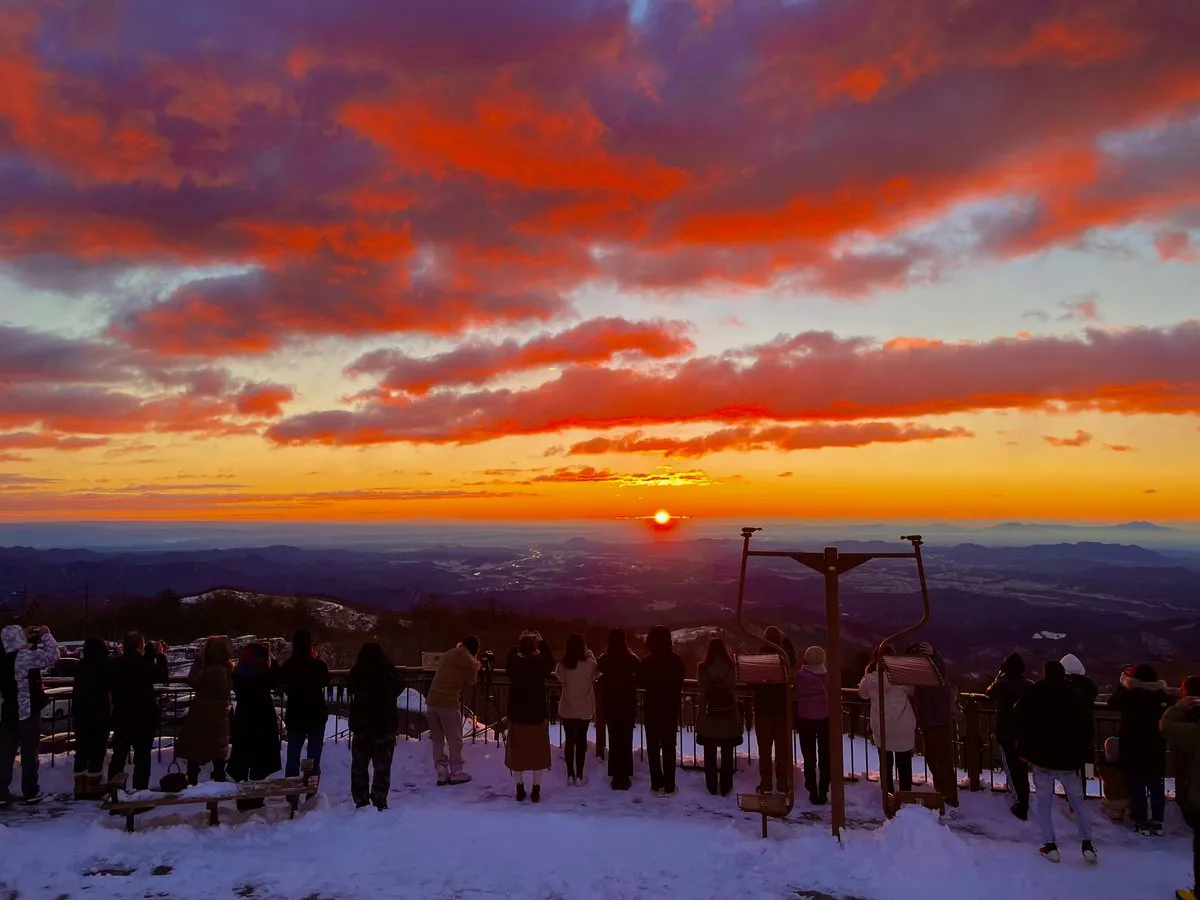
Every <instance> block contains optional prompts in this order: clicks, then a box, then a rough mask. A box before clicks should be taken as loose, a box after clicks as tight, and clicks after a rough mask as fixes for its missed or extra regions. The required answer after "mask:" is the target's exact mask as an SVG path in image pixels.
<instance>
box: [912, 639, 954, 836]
mask: <svg viewBox="0 0 1200 900" xmlns="http://www.w3.org/2000/svg"><path fill="white" fill-rule="evenodd" d="M908 652H909V653H914V654H920V655H921V656H924V657H927V658H928V659H929V660H930V662H932V663H933V665H934V667H935V668H936V669H937V671H938V674H939V675H940V676H941V678H942V684H940V685H919V686H918V687H916V688H914V689H913V711H914V712H915V713H916V714H917V727H919V728H920V729H921V739H922V742H923V746H924V750H925V762H926V763H928V765H929V772H930V774H931V775H932V776H933V789H934V790H935V791H937V792H938V793H939V794H941V796H942V799H943V800H944V801H945V804H946V817H947V818H949V819H953V818H954V817H955V816H957V815H958V765H957V763H956V761H955V758H954V756H955V754H954V718H955V712H956V710H957V709H958V703H957V702H956V698H955V696H954V688H953V687H952V686H951V685H950V684H948V683H947V682H946V661H945V660H944V659H942V655H941V654H940V653H938V652H937V650H935V649H934V648H933V645H932V644H929V643H928V642H924V641H923V642H921V643H919V644H915V645H913V646H912V647H909V648H908Z"/></svg>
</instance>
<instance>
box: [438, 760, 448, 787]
mask: <svg viewBox="0 0 1200 900" xmlns="http://www.w3.org/2000/svg"><path fill="white" fill-rule="evenodd" d="M437 783H438V787H444V786H445V785H447V784H449V783H450V767H449V766H448V765H446V764H445V763H438V764H437Z"/></svg>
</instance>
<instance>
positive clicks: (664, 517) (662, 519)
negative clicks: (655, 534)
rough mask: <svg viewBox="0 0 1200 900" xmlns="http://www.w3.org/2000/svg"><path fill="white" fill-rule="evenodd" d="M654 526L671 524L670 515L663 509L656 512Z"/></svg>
mask: <svg viewBox="0 0 1200 900" xmlns="http://www.w3.org/2000/svg"><path fill="white" fill-rule="evenodd" d="M654 524H656V525H669V524H671V514H670V513H669V512H667V511H666V510H665V509H660V510H659V511H658V512H656V513H655V514H654Z"/></svg>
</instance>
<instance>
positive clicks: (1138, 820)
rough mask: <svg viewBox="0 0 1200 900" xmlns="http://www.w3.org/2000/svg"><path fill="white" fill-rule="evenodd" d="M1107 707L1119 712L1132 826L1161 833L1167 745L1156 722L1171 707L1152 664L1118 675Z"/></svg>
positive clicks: (1140, 830)
mask: <svg viewBox="0 0 1200 900" xmlns="http://www.w3.org/2000/svg"><path fill="white" fill-rule="evenodd" d="M1108 706H1109V708H1110V709H1115V710H1119V711H1120V713H1121V728H1120V730H1119V731H1118V732H1117V737H1118V738H1119V739H1120V753H1121V768H1122V769H1123V770H1124V772H1125V778H1126V780H1127V781H1128V782H1129V801H1130V812H1131V813H1132V815H1133V825H1134V828H1136V829H1137V830H1138V833H1140V834H1149V835H1160V834H1162V829H1163V813H1164V811H1165V808H1166V805H1167V798H1166V782H1165V779H1166V775H1167V745H1166V742H1165V741H1164V740H1163V736H1162V734H1161V733H1160V731H1159V728H1158V723H1159V721H1160V720H1161V719H1162V717H1163V713H1165V712H1166V711H1167V709H1168V707H1170V706H1171V698H1170V697H1168V696H1167V683H1166V682H1165V681H1159V680H1158V673H1157V672H1155V671H1154V669H1153V667H1151V666H1148V665H1146V664H1144V663H1143V664H1142V665H1140V666H1137V667H1136V668H1134V667H1133V666H1130V667H1129V668H1127V669H1126V670H1125V671H1124V672H1123V673H1122V674H1121V684H1120V685H1119V686H1118V687H1117V689H1116V690H1115V691H1113V692H1112V695H1111V696H1110V697H1109V698H1108ZM1147 798H1149V801H1150V803H1149V807H1147V804H1146V800H1147Z"/></svg>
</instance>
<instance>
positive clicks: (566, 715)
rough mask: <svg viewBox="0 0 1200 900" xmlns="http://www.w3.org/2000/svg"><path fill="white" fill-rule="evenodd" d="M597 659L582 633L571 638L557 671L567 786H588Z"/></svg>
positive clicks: (559, 712) (556, 668) (594, 712)
mask: <svg viewBox="0 0 1200 900" xmlns="http://www.w3.org/2000/svg"><path fill="white" fill-rule="evenodd" d="M596 673H597V668H596V657H595V656H593V655H592V651H591V650H589V649H588V648H587V645H586V644H585V643H584V640H583V635H582V634H573V635H571V636H570V637H569V638H567V652H566V653H565V654H564V655H563V658H562V662H560V663H559V664H558V665H557V666H556V667H555V669H554V674H555V676H556V677H557V678H558V680H559V682H560V683H561V684H562V694H561V696H560V697H559V699H558V716H559V718H560V719H562V727H563V732H564V738H565V740H564V742H563V743H564V744H565V746H564V748H563V756H564V757H565V758H566V761H567V784H568V785H569V786H571V787H575V786H582V785H585V784H587V775H586V774H585V769H586V766H587V745H588V723H589V722H591V720H592V717H593V716H594V715H595V714H596V689H595V686H596Z"/></svg>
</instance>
